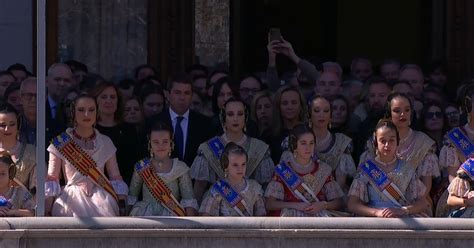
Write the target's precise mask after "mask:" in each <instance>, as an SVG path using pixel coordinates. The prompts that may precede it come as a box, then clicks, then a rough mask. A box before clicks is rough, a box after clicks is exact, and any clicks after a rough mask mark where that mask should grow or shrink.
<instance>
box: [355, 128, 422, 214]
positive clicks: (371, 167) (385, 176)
mask: <svg viewBox="0 0 474 248" xmlns="http://www.w3.org/2000/svg"><path fill="white" fill-rule="evenodd" d="M373 139H374V140H375V142H376V143H375V144H374V145H375V147H376V149H377V151H376V156H375V158H373V159H369V160H367V161H364V162H363V163H362V164H361V165H360V169H359V172H358V174H357V175H356V177H355V178H354V181H353V182H352V185H351V188H350V190H349V193H348V194H349V201H348V209H349V211H351V212H353V213H354V214H356V215H358V216H367V217H384V218H390V217H394V218H397V217H406V216H425V214H424V213H423V211H426V209H427V208H428V206H429V205H428V202H427V200H426V197H425V191H426V187H425V186H424V184H423V183H422V182H421V181H420V180H419V179H417V177H416V176H415V173H414V170H415V167H414V166H413V165H411V164H409V163H408V162H406V161H405V160H401V159H399V158H397V156H396V152H397V148H398V144H399V142H400V137H399V134H398V130H397V127H396V126H395V125H394V124H393V123H392V122H391V121H389V120H383V121H380V122H379V123H378V124H377V126H376V128H375V132H374V138H373Z"/></svg>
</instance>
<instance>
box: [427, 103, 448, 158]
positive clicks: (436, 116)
mask: <svg viewBox="0 0 474 248" xmlns="http://www.w3.org/2000/svg"><path fill="white" fill-rule="evenodd" d="M421 115H422V117H423V131H424V132H425V133H426V134H428V136H430V138H432V139H433V140H434V141H435V142H436V153H437V154H438V153H439V151H440V150H441V147H442V146H443V136H444V134H445V133H446V131H447V130H446V125H445V124H446V120H445V118H444V114H443V107H441V105H440V104H439V103H435V102H432V103H429V104H428V105H426V106H425V107H424V108H423V112H422V114H421Z"/></svg>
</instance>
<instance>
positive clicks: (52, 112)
mask: <svg viewBox="0 0 474 248" xmlns="http://www.w3.org/2000/svg"><path fill="white" fill-rule="evenodd" d="M51 118H53V119H56V106H52V107H51Z"/></svg>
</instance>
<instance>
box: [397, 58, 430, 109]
mask: <svg viewBox="0 0 474 248" xmlns="http://www.w3.org/2000/svg"><path fill="white" fill-rule="evenodd" d="M399 80H400V81H407V82H408V83H409V84H410V85H411V88H412V90H413V96H414V97H415V98H416V99H417V100H421V98H422V95H423V87H424V86H425V77H424V75H423V71H422V70H421V68H420V67H419V66H418V65H416V64H406V65H404V66H403V67H402V68H401V69H400V76H399Z"/></svg>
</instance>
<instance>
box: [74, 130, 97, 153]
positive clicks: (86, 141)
mask: <svg viewBox="0 0 474 248" xmlns="http://www.w3.org/2000/svg"><path fill="white" fill-rule="evenodd" d="M72 135H73V136H74V140H75V141H76V142H77V144H78V145H79V146H80V147H82V148H84V149H86V150H93V149H94V148H95V145H94V140H95V136H96V135H95V132H92V135H91V136H89V137H86V138H83V137H81V136H80V135H79V134H78V133H77V132H76V130H75V129H73V130H72Z"/></svg>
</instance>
